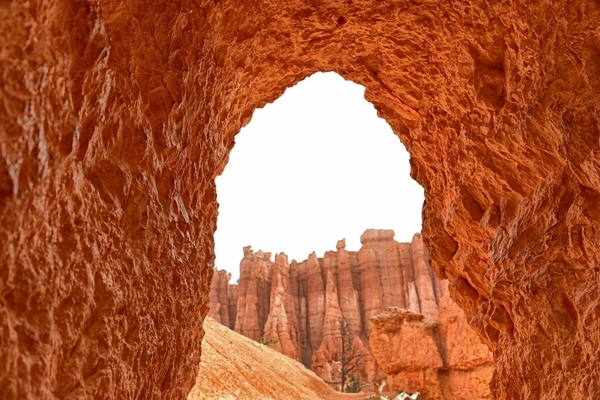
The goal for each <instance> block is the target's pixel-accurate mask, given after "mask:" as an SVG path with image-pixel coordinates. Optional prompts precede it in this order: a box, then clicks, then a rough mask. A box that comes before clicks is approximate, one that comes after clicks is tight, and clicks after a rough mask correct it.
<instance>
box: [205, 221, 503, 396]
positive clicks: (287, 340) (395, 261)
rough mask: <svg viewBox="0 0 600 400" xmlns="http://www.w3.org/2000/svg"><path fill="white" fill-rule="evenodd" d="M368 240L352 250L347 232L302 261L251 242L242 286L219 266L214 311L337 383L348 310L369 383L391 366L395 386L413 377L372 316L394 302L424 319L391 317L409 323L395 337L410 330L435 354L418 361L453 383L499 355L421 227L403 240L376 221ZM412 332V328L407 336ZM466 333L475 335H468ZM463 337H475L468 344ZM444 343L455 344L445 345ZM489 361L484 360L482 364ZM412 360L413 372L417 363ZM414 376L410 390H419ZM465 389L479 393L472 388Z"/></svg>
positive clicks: (363, 239)
mask: <svg viewBox="0 0 600 400" xmlns="http://www.w3.org/2000/svg"><path fill="white" fill-rule="evenodd" d="M361 243H362V247H361V249H360V250H359V251H358V252H353V251H348V250H346V249H345V240H340V241H338V243H337V246H336V248H337V250H336V251H328V252H326V253H325V255H324V256H323V257H322V258H318V257H317V256H316V254H315V253H312V254H310V255H309V257H308V259H307V260H305V261H302V262H299V263H298V262H296V261H295V260H292V261H291V262H290V263H288V259H287V256H286V255H285V254H283V253H281V254H278V255H276V256H275V261H272V260H271V254H270V253H265V252H263V251H260V250H259V251H257V252H254V251H252V250H251V248H250V247H245V248H244V258H243V259H242V261H241V263H240V279H239V283H238V285H231V284H229V283H228V279H229V276H228V275H227V272H225V271H218V272H215V274H214V278H213V281H212V285H211V294H210V301H211V311H210V314H209V315H210V316H212V317H213V318H214V319H215V320H216V321H218V322H220V323H222V324H223V325H226V326H228V327H229V328H231V329H233V330H235V331H236V332H238V333H241V334H242V335H244V336H246V337H248V338H251V339H254V340H257V341H258V340H266V339H270V342H275V343H272V344H271V347H273V348H275V349H277V350H278V351H280V352H282V353H283V354H286V355H288V356H289V357H291V358H293V359H295V360H298V361H301V362H302V363H303V364H304V365H305V366H306V367H308V368H310V369H312V370H313V371H314V372H315V373H316V374H317V375H319V376H320V377H321V378H323V380H325V381H326V382H329V383H330V384H332V386H334V387H335V386H336V382H339V371H340V348H341V334H340V331H339V323H340V319H342V318H344V319H345V320H346V321H347V323H348V327H349V329H350V332H351V333H352V335H353V336H354V341H353V348H354V350H355V352H356V353H357V354H360V355H361V365H360V379H361V381H363V382H373V381H375V380H376V379H378V377H380V376H381V375H382V373H387V374H389V378H388V379H389V380H390V382H388V384H389V385H392V386H393V385H396V386H398V385H400V386H401V385H402V382H403V379H404V378H403V377H404V376H406V377H409V375H410V374H407V373H403V374H402V373H399V372H398V371H404V369H402V368H400V369H398V365H400V364H398V362H400V363H401V364H402V362H405V361H406V357H405V356H404V355H396V354H395V353H393V352H392V353H387V354H386V355H385V356H384V355H383V353H382V352H384V351H385V350H383V349H388V347H385V346H384V345H383V344H381V345H380V341H381V340H385V339H384V338H383V336H381V332H382V330H381V329H380V326H379V325H377V323H375V324H374V325H372V323H371V322H370V321H373V318H375V320H377V318H380V319H381V316H378V315H379V314H381V313H382V312H383V311H384V310H387V309H389V308H390V307H392V308H394V307H396V308H398V309H406V311H403V312H402V314H401V315H403V316H407V315H410V316H411V317H410V320H411V321H413V320H414V321H417V322H418V324H420V325H418V327H417V326H415V327H412V325H411V327H410V328H406V327H404V325H405V324H404V323H403V322H402V321H404V318H408V317H402V318H400V320H398V321H395V322H393V325H394V326H397V327H398V328H399V329H400V328H402V329H401V330H400V331H399V332H397V333H393V334H392V337H396V336H398V335H400V336H398V339H397V340H400V341H406V340H408V338H409V337H410V343H411V344H412V346H413V347H415V349H413V350H414V351H415V352H416V354H419V352H420V351H425V350H423V349H425V348H427V349H429V350H428V353H427V354H429V353H431V357H430V358H428V359H427V360H420V361H419V362H420V363H421V364H423V363H424V364H423V365H421V364H415V365H419V368H420V369H419V368H417V369H419V370H423V369H429V370H430V371H429V372H428V373H429V374H431V379H434V378H435V379H438V378H437V375H436V374H441V375H444V376H446V375H449V376H451V380H452V377H453V379H454V380H455V381H460V379H462V378H459V377H465V379H467V380H468V379H469V377H470V376H471V375H469V374H472V373H475V374H476V373H478V372H477V371H479V369H477V368H479V367H477V368H475V367H474V365H477V366H479V365H483V364H485V363H488V362H489V363H491V362H492V361H491V360H492V358H491V354H490V352H489V351H488V350H487V348H486V347H485V346H484V345H481V344H480V342H479V340H478V339H477V337H476V335H475V333H474V332H472V331H471V329H470V328H469V326H468V324H467V323H466V320H465V318H464V315H463V314H462V312H460V309H459V308H458V307H457V306H456V305H454V303H452V301H451V300H450V299H449V297H448V295H447V283H446V281H442V280H439V279H438V278H437V277H436V276H435V274H434V273H433V271H432V270H431V267H430V266H429V253H428V251H427V249H426V248H425V247H424V245H423V242H422V240H421V236H420V235H419V234H416V235H415V236H414V237H413V240H412V242H411V243H399V242H397V241H395V240H394V231H392V230H375V229H368V230H366V231H365V232H364V233H363V235H362V236H361ZM407 313H409V314H407ZM442 318H443V319H444V321H445V323H444V324H442V323H441V319H442ZM388 325H389V324H388ZM373 326H375V328H373ZM384 326H387V325H386V324H384ZM421 326H422V327H427V329H424V328H423V329H422V327H421ZM373 329H375V330H373ZM385 329H388V328H385ZM385 329H384V330H385ZM411 330H412V331H414V332H413V333H411V335H412V336H411V335H408V332H409V331H411ZM467 331H468V335H467V334H464V332H467ZM373 332H374V333H375V335H378V336H377V337H378V339H376V340H375V342H373V343H375V344H376V348H375V351H376V352H377V353H376V354H375V356H376V357H375V356H374V351H372V350H371V348H372V346H373V343H370V342H369V335H372V333H373ZM385 332H391V331H389V329H388V330H385ZM394 335H395V336H394ZM407 335H408V336H407ZM445 335H449V336H448V338H446V336H445ZM463 337H464V338H465V340H467V341H468V342H465V343H463V342H461V340H462V339H463ZM428 338H431V339H428ZM394 340H396V339H394ZM475 341H476V343H477V344H478V345H479V346H481V347H477V349H476V350H477V356H476V357H475V360H476V361H473V357H471V355H470V353H469V351H470V349H471V348H472V347H473V345H472V344H473V343H475ZM402 343H404V342H402ZM407 343H408V342H407ZM438 343H441V344H440V345H438ZM446 344H447V345H448V346H450V347H452V348H451V349H450V350H446V347H445V346H446ZM465 345H466V347H465ZM423 346H425V347H423ZM417 347H421V348H422V349H421V350H418V349H416V348H417ZM473 348H474V347H473ZM448 355H451V356H448ZM386 357H387V358H386ZM396 357H398V358H396ZM448 357H450V358H448ZM484 359H485V360H486V361H485V362H483V361H482V363H483V364H482V363H481V362H479V361H481V360H484ZM398 360H400V361H398ZM402 360H404V361H402ZM469 360H470V361H469ZM477 360H479V361H477ZM472 364H473V365H472ZM391 365H393V366H394V367H390V366H391ZM402 365H403V364H402ZM425 365H426V367H425ZM490 365H491V364H490ZM421 367H423V368H421ZM453 367H456V368H457V370H460V371H461V373H455V374H454V375H452V374H451V373H449V372H448V368H453ZM411 368H412V369H411V370H414V368H415V367H414V365H413V367H411ZM486 368H487V367H486ZM486 371H487V369H486ZM462 372H465V373H467V375H465V374H462ZM461 374H462V375H461ZM488 375H489V374H487V372H486V376H485V379H483V381H485V382H484V384H485V386H486V388H487V385H488V383H489V380H490V378H491V375H489V376H488ZM411 376H412V375H411ZM410 379H412V378H410ZM410 379H409V381H407V382H408V383H407V384H406V385H405V386H406V388H407V389H410V390H413V387H414V388H415V389H414V390H421V387H417V386H418V385H413V384H412V383H411V382H412V380H410ZM474 379H475V378H474ZM477 379H478V378H477ZM463 380H464V379H463ZM461 382H462V381H461ZM460 384H462V383H460ZM438 386H439V385H438ZM399 389H402V387H400V388H399ZM446 390H448V389H446ZM457 390H458V389H457ZM460 390H461V391H462V392H465V391H466V392H468V393H471V389H469V390H467V389H464V390H463V389H460ZM422 392H423V393H424V391H422ZM462 392H461V393H462ZM457 393H458V392H457ZM464 398H475V397H464Z"/></svg>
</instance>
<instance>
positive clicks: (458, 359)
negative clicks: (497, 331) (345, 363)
mask: <svg viewBox="0 0 600 400" xmlns="http://www.w3.org/2000/svg"><path fill="white" fill-rule="evenodd" d="M370 322H371V325H372V326H373V332H372V333H371V336H370V337H369V344H370V345H371V349H372V351H373V354H374V357H375V359H376V360H377V363H378V365H379V367H380V368H381V370H382V371H383V372H385V373H386V374H387V384H388V387H389V389H390V390H407V391H408V392H410V393H412V392H416V391H418V392H420V393H421V394H422V395H423V398H425V399H431V400H452V399H463V400H478V399H490V398H492V395H491V392H490V385H489V383H490V381H491V379H492V374H493V372H494V366H493V357H492V354H491V352H490V350H489V349H488V347H487V346H486V345H484V344H482V343H481V340H480V339H479V338H478V337H477V335H476V334H475V332H474V331H473V329H471V328H470V327H469V326H468V324H467V321H466V318H465V316H464V313H463V312H462V310H460V308H459V307H458V306H457V305H456V304H455V303H454V302H453V301H452V300H451V299H450V297H449V296H448V295H446V296H444V297H443V298H442V299H441V301H440V314H439V320H437V321H435V322H428V321H426V320H425V317H424V316H423V315H422V314H417V313H414V312H412V311H410V310H407V309H401V308H397V307H391V308H389V309H388V310H387V311H385V312H383V313H381V314H379V315H377V316H375V317H373V318H371V320H370Z"/></svg>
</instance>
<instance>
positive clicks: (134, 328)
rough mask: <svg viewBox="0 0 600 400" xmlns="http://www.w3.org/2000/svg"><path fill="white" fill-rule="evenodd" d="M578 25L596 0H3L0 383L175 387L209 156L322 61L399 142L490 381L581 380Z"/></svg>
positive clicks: (208, 218) (587, 104) (219, 161)
mask: <svg viewBox="0 0 600 400" xmlns="http://www.w3.org/2000/svg"><path fill="white" fill-rule="evenodd" d="M599 32H600V5H599V3H598V2H597V1H595V0H557V1H552V2H549V1H545V0H539V1H527V2H512V3H496V2H488V1H481V0H475V1H471V2H469V3H465V2H456V1H451V2H423V1H414V0H407V1H404V0H402V1H393V2H391V1H381V2H373V1H367V0H357V1H352V2H339V1H333V0H324V1H320V2H307V1H304V0H302V1H301V0H286V1H285V2H277V1H274V0H269V1H260V0H259V1H252V2H249V1H238V0H223V1H219V2H206V1H205V2H202V1H201V2H192V1H187V0H176V1H169V2H150V3H149V2H146V1H141V0H124V1H119V2H115V1H112V0H100V1H94V2H92V1H85V0H83V1H77V2H74V1H71V0H52V1H49V0H42V1H37V2H25V1H19V0H15V1H8V2H7V1H3V2H0V71H1V74H0V226H1V227H2V229H1V230H0V243H1V245H0V259H1V260H2V263H3V264H2V268H1V269H0V271H1V275H0V298H1V306H0V321H2V322H1V325H0V329H1V334H0V338H1V339H0V340H2V343H1V345H0V353H1V354H0V359H2V360H4V361H3V362H2V365H1V366H0V391H2V392H3V393H8V396H9V397H17V398H43V397H49V398H52V397H58V398H65V397H68V396H72V397H82V396H84V395H90V396H93V395H96V394H98V393H102V394H103V395H104V396H106V397H108V398H111V397H112V398H124V397H125V398H133V397H136V396H137V397H140V396H141V397H145V396H147V397H161V398H182V397H183V396H185V393H186V392H187V391H188V390H189V389H190V388H191V387H192V385H193V382H194V379H195V375H196V374H195V372H196V370H197V364H198V362H199V360H200V341H201V338H202V328H201V324H202V320H203V317H204V316H205V315H206V314H207V312H208V307H207V305H208V300H209V299H208V292H209V284H210V281H211V276H212V263H213V260H214V256H213V252H212V248H213V236H212V234H213V232H214V231H215V228H216V226H215V221H216V215H217V203H216V197H215V186H214V178H215V176H217V175H218V174H219V173H220V171H222V169H223V168H224V166H225V164H226V162H227V155H228V153H229V151H230V150H231V148H232V147H233V144H234V136H235V134H236V133H237V132H238V131H239V129H240V127H241V126H242V125H244V124H246V123H247V122H248V121H249V120H250V118H251V116H252V112H253V111H254V110H255V109H256V108H257V107H261V106H263V105H264V104H266V103H267V102H270V101H273V100H275V99H276V98H277V97H278V96H280V95H281V94H282V93H283V91H284V90H285V88H287V87H289V86H291V85H293V84H294V83H296V82H298V81H300V80H301V79H303V78H305V77H307V76H309V75H311V74H312V73H315V72H317V71H336V72H338V73H339V74H341V75H342V76H343V77H344V78H346V79H350V80H352V81H354V82H357V83H360V84H362V85H364V86H365V87H366V93H365V97H366V98H367V99H368V100H369V101H371V102H372V103H373V104H374V105H375V107H376V108H377V110H378V112H379V115H380V116H381V117H382V118H385V119H386V120H387V121H388V122H389V123H390V125H391V127H392V128H393V130H394V132H395V133H396V134H397V135H398V136H399V137H400V138H401V139H402V141H403V143H404V144H405V145H406V147H407V149H408V151H409V152H410V154H411V157H412V158H411V165H412V176H413V177H414V178H415V179H416V180H417V181H418V182H419V183H420V184H421V185H422V186H423V187H424V189H425V198H426V201H425V206H424V209H423V237H424V241H425V244H426V245H427V246H428V247H429V248H430V249H431V259H432V266H433V268H434V270H435V271H436V273H437V274H438V275H439V276H440V277H442V278H448V279H449V280H450V282H451V283H450V293H451V295H452V297H453V299H454V300H456V301H457V302H458V304H459V305H460V306H461V307H462V308H463V309H464V310H465V312H466V314H467V318H468V320H469V321H470V322H472V324H473V325H474V326H475V328H476V329H477V331H478V332H479V334H480V335H481V336H482V337H483V338H484V339H485V341H486V342H487V343H488V344H489V345H490V347H491V348H492V349H493V351H494V355H495V359H496V366H497V368H496V371H497V372H496V375H495V378H494V381H493V382H494V383H493V387H494V390H493V392H494V393H495V395H496V396H497V397H498V398H505V399H514V398H541V397H543V398H546V399H551V398H561V397H563V396H564V392H565V391H568V392H569V393H572V394H573V396H574V397H576V398H598V397H600V383H599V382H600V368H599V367H598V365H599V364H598V362H597V354H599V353H600V334H598V332H600V306H599V304H600V303H599V302H598V299H599V297H600V293H599V291H600V290H599V287H600V273H599V271H598V265H600V256H599V254H600V249H599V245H598V244H599V243H600V208H599V207H600V206H599V204H600V172H599V167H598V165H599V164H600V151H599V149H600V142H599V137H600V128H599V122H598V120H599V117H598V115H599V112H600V110H599V108H600V106H599V104H600V98H599V97H600V94H599V93H600V62H599V61H598V60H600V34H599ZM382 301H383V299H382ZM99 360H102V361H99Z"/></svg>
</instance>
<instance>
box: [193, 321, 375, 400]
mask: <svg viewBox="0 0 600 400" xmlns="http://www.w3.org/2000/svg"><path fill="white" fill-rule="evenodd" d="M204 329H205V330H206V335H205V336H204V340H203V341H202V362H201V363H200V371H199V373H198V378H197V381H196V386H194V389H192V392H191V393H190V394H189V396H188V400H205V399H206V400H209V399H210V400H217V399H218V400H263V399H264V400H270V399H273V400H313V399H326V400H350V399H357V400H358V399H361V400H364V399H367V398H368V397H369V396H368V394H366V393H358V394H342V393H338V392H336V391H334V390H333V389H331V388H330V387H329V386H328V385H327V384H326V383H324V382H323V381H322V380H321V379H319V378H318V377H317V376H316V375H315V374H314V373H313V372H312V371H310V370H308V369H306V368H305V367H304V366H303V365H302V364H300V363H298V362H296V361H294V360H292V359H290V358H288V357H286V356H284V355H282V354H280V353H278V352H277V351H275V350H272V349H270V348H268V347H267V346H264V345H261V344H259V343H257V342H255V341H253V340H250V339H248V338H246V337H244V336H242V335H239V334H237V333H235V332H233V331H232V330H230V329H228V328H226V327H224V326H222V325H220V324H218V323H217V322H215V321H214V320H212V319H210V318H206V320H205V321H204Z"/></svg>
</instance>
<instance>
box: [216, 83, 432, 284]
mask: <svg viewBox="0 0 600 400" xmlns="http://www.w3.org/2000/svg"><path fill="white" fill-rule="evenodd" d="M408 159H409V156H408V153H407V152H406V150H405V148H404V145H402V143H401V142H400V140H399V139H398V137H397V136H396V135H394V133H393V132H392V130H391V128H390V126H389V125H388V124H387V122H385V121H384V120H383V119H381V118H379V117H378V116H377V112H376V111H375V108H374V107H373V105H372V104H371V103H369V102H367V101H366V100H365V98H364V87H363V86H360V85H357V84H355V83H352V82H350V81H346V80H344V79H343V78H342V77H340V76H339V75H337V74H334V73H317V74H315V75H312V76H310V77H309V78H307V79H305V80H303V81H302V82H300V83H298V84H297V85H296V86H294V87H291V88H288V89H287V90H286V92H285V93H284V94H283V95H282V96H281V97H280V98H279V99H277V100H276V101H275V102H274V103H271V104H268V105H267V106H265V107H264V108H262V109H258V110H256V111H255V112H254V115H253V117H252V120H251V121H250V123H249V124H248V125H247V126H246V127H244V128H243V129H242V130H241V131H240V133H239V134H238V135H237V136H236V138H235V146H234V148H233V150H232V152H231V155H230V159H229V163H228V164H227V166H226V167H225V170H224V172H223V174H222V175H221V176H219V177H217V181H216V183H217V200H218V202H219V218H218V220H217V232H216V234H215V253H216V261H215V265H216V267H217V268H218V269H226V270H228V271H229V272H231V273H232V276H233V277H232V283H233V282H235V280H236V279H237V278H238V276H239V264H240V260H241V259H242V256H243V253H242V247H243V246H247V245H251V246H252V248H253V249H254V250H258V249H262V250H264V251H270V252H272V253H273V254H275V253H279V252H284V253H286V254H287V255H288V257H289V260H290V261H291V260H292V259H294V258H295V259H296V260H298V261H301V260H304V259H306V258H307V256H308V255H309V254H310V253H311V252H313V251H316V252H317V256H319V257H321V256H322V255H323V253H324V252H325V251H326V250H335V244H336V241H337V240H339V239H342V238H345V239H346V249H348V250H358V249H359V248H360V246H361V245H360V235H361V234H362V233H363V232H364V230H365V229H367V228H378V229H394V231H395V232H396V240H399V241H410V240H411V239H412V236H413V234H414V233H416V232H420V231H421V207H422V205H423V189H422V188H421V186H419V185H418V184H417V183H416V182H415V181H414V180H412V178H411V177H410V166H409V163H408Z"/></svg>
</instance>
